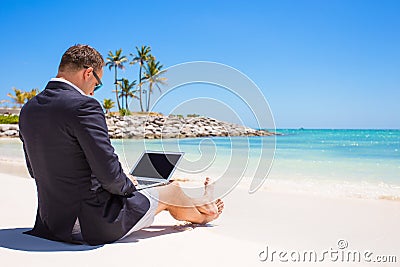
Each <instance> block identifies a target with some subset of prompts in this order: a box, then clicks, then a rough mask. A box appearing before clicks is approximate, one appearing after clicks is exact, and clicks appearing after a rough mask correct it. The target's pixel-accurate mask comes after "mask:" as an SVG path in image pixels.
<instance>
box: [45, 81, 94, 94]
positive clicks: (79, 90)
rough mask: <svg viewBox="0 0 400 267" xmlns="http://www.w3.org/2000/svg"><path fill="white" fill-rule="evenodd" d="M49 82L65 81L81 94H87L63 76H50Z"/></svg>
mask: <svg viewBox="0 0 400 267" xmlns="http://www.w3.org/2000/svg"><path fill="white" fill-rule="evenodd" d="M50 81H51V82H62V83H66V84H69V85H71V86H72V87H74V88H75V89H76V90H77V91H78V92H79V93H81V94H82V95H85V96H87V95H86V94H85V93H84V92H83V91H82V90H81V89H80V88H79V87H78V86H76V85H75V84H73V83H71V82H70V81H67V80H65V79H63V78H51V80H50Z"/></svg>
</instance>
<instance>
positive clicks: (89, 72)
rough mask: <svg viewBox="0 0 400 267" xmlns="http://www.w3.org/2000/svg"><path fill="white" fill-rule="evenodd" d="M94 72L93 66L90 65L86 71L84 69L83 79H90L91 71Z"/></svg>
mask: <svg viewBox="0 0 400 267" xmlns="http://www.w3.org/2000/svg"><path fill="white" fill-rule="evenodd" d="M92 72H93V68H92V67H90V68H87V69H84V71H83V79H84V80H85V81H86V80H87V79H89V77H90V75H91V73H92Z"/></svg>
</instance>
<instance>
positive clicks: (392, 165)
mask: <svg viewBox="0 0 400 267" xmlns="http://www.w3.org/2000/svg"><path fill="white" fill-rule="evenodd" d="M277 132H278V133H281V134H282V135H280V136H277V137H276V151H275V153H267V154H266V155H264V156H265V157H271V161H272V156H274V159H273V163H272V167H271V169H270V170H268V169H267V168H266V167H263V168H265V170H264V173H265V174H267V173H269V174H268V178H267V179H266V180H265V182H264V184H263V188H269V187H274V186H275V187H277V186H278V187H279V186H282V185H284V186H286V187H288V186H289V187H291V188H292V189H293V190H295V191H309V192H316V191H321V192H323V193H324V194H326V193H340V194H345V195H353V196H354V195H355V196H359V197H372V198H380V197H384V198H386V197H395V198H400V130H308V129H307V130H290V129H280V130H279V129H278V130H277ZM265 141H266V142H265ZM273 141H274V138H272V137H249V138H246V137H232V138H228V137H215V138H191V139H164V140H162V141H160V140H146V141H143V140H113V141H112V143H113V145H114V147H115V149H116V152H117V154H118V155H119V157H120V160H121V162H122V164H123V165H124V166H125V168H127V169H129V168H131V167H132V165H133V163H134V162H135V161H136V160H137V158H138V157H139V155H140V153H141V152H142V151H143V149H148V150H161V149H164V150H167V151H176V150H180V151H184V152H185V157H184V160H183V161H182V162H181V164H180V168H179V169H178V170H177V175H179V176H188V177H203V176H213V177H216V178H218V177H220V176H222V175H223V174H224V173H229V175H231V174H232V173H234V174H235V175H233V176H235V177H234V178H233V179H238V178H239V176H240V177H241V176H243V177H244V178H243V179H244V180H246V179H251V178H252V177H253V176H254V170H255V169H256V168H257V166H258V164H259V160H260V159H259V157H260V146H261V145H262V144H264V145H265V144H266V143H267V144H268V149H270V148H271V147H273V146H272V144H273ZM0 148H1V149H0V151H1V152H0V158H21V157H22V149H21V143H20V141H19V140H10V139H8V140H4V139H3V140H1V139H0ZM245 163H246V164H245ZM230 170H231V172H229V171H230ZM268 171H269V172H268ZM236 174H237V175H236ZM231 176H232V175H231Z"/></svg>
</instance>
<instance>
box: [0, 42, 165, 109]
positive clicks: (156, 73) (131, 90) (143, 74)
mask: <svg viewBox="0 0 400 267" xmlns="http://www.w3.org/2000/svg"><path fill="white" fill-rule="evenodd" d="M130 56H131V57H132V60H131V61H130V62H129V65H135V64H138V66H139V78H138V80H133V81H132V82H130V81H129V80H128V79H127V78H121V79H118V69H120V70H124V69H125V64H126V63H127V62H128V58H127V57H126V56H125V55H123V51H122V49H118V50H115V52H112V51H109V52H108V56H107V58H106V66H108V68H109V70H110V71H111V70H112V69H114V85H115V90H113V91H112V92H114V93H115V99H114V100H111V99H103V108H104V109H105V111H106V113H107V114H114V113H113V112H110V110H111V109H112V108H114V106H115V104H117V107H118V110H117V112H116V114H125V115H126V114H131V112H130V110H129V106H128V102H129V98H133V99H137V100H138V102H139V105H140V112H145V113H147V114H148V113H149V110H150V100H151V94H152V93H153V92H154V89H155V88H157V89H158V91H159V92H161V85H164V84H165V81H166V80H167V78H165V77H161V75H162V74H164V73H165V72H166V70H163V69H162V68H163V65H162V64H161V63H160V61H157V60H156V58H155V57H154V56H153V55H152V54H151V47H150V46H146V45H143V46H141V47H140V48H139V47H137V46H136V53H131V54H130ZM38 93H39V91H38V89H32V90H31V91H23V90H20V89H17V88H13V93H9V94H7V96H8V97H10V98H12V100H13V101H14V102H15V103H16V104H17V105H19V107H22V106H23V105H24V104H25V103H26V102H27V101H28V100H30V99H31V98H33V97H34V96H36V95H37V94H38ZM143 95H144V96H145V100H144V98H143ZM6 102H10V101H8V100H1V101H0V104H4V103H6Z"/></svg>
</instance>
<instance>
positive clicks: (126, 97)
mask: <svg viewBox="0 0 400 267" xmlns="http://www.w3.org/2000/svg"><path fill="white" fill-rule="evenodd" d="M125 108H126V110H127V111H128V110H129V107H128V94H126V95H125Z"/></svg>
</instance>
